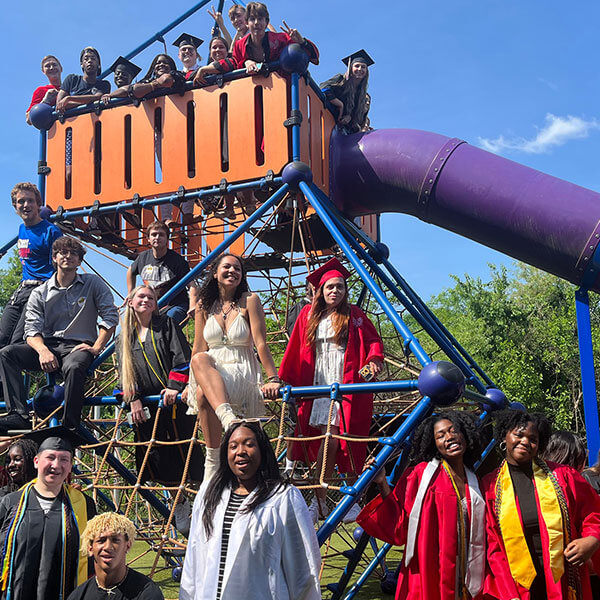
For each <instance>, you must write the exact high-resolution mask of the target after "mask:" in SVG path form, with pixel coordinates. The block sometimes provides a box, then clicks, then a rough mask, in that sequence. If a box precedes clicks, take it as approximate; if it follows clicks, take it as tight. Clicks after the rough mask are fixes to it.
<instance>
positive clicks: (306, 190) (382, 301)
mask: <svg viewBox="0 0 600 600" xmlns="http://www.w3.org/2000/svg"><path fill="white" fill-rule="evenodd" d="M300 189H301V190H302V193H303V194H304V195H305V196H306V198H307V199H308V201H309V202H310V203H311V204H312V206H313V208H314V209H315V212H316V213H317V214H318V215H319V218H320V219H321V221H322V222H323V224H324V225H325V227H326V228H327V230H328V231H329V233H330V234H331V235H332V237H333V239H334V240H335V241H336V242H337V244H338V246H339V247H340V248H341V249H342V252H343V253H344V254H345V255H346V258H347V259H348V260H349V261H350V263H351V264H352V266H353V267H354V268H355V269H356V271H357V273H358V274H359V276H360V278H361V279H362V280H363V282H364V283H365V285H366V286H367V287H368V288H369V290H370V292H371V294H373V297H374V298H375V300H377V302H378V303H379V305H380V306H381V307H382V308H383V311H384V312H385V314H386V315H387V317H388V318H389V320H390V321H391V322H392V325H393V326H394V327H395V328H396V330H397V331H398V333H399V334H400V335H401V336H402V337H403V339H404V340H405V342H406V344H407V346H408V348H409V349H410V350H411V352H412V353H413V354H414V355H415V356H416V358H417V360H418V361H419V362H420V363H421V364H422V365H423V366H425V365H428V364H429V363H430V362H431V359H430V358H429V356H428V355H427V353H426V352H425V350H424V349H423V347H422V346H421V344H420V343H419V340H418V339H417V338H416V337H415V335H414V334H413V333H412V331H411V330H410V329H409V328H408V327H407V326H406V324H405V323H404V321H403V320H402V318H401V317H400V316H399V315H398V313H396V311H395V310H394V307H393V306H392V305H391V303H390V301H389V300H388V299H387V298H386V296H385V294H384V293H383V291H382V290H381V288H380V287H379V286H378V285H377V284H376V283H375V281H374V279H373V278H372V277H371V275H370V274H369V272H368V271H367V269H366V268H365V267H364V265H363V264H362V263H361V262H360V260H359V259H358V257H357V256H356V254H355V253H354V252H353V250H352V248H351V247H350V245H349V244H348V242H347V241H346V238H345V237H344V235H343V234H342V233H341V232H340V230H339V228H338V227H337V225H336V223H334V221H333V219H332V218H331V217H330V215H329V213H328V212H327V211H326V210H325V208H324V207H323V204H322V201H321V199H320V198H318V197H317V194H316V193H315V192H314V191H313V186H312V185H309V184H307V183H306V182H304V181H302V182H300ZM316 189H317V190H318V188H316Z"/></svg>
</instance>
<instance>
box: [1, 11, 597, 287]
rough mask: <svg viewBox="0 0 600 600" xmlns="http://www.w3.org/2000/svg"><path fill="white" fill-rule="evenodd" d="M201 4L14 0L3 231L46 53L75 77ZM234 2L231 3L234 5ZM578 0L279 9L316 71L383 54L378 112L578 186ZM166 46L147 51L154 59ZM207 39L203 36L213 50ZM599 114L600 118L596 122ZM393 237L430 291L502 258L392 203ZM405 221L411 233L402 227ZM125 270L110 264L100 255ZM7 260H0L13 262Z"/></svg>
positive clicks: (581, 160) (389, 226)
mask: <svg viewBox="0 0 600 600" xmlns="http://www.w3.org/2000/svg"><path fill="white" fill-rule="evenodd" d="M191 5H192V3H191V2H183V1H182V0H170V2H168V3H165V2H158V1H157V0H145V1H144V2H134V1H132V0H129V1H126V2H117V1H116V0H105V1H104V2H103V3H101V4H94V3H75V2H67V1H65V0H62V1H61V0H58V1H55V2H53V3H49V2H40V1H39V0H34V2H30V3H28V6H25V5H19V4H12V3H9V4H7V5H6V6H4V7H3V21H4V23H5V24H6V25H5V31H4V35H3V36H2V38H1V39H0V49H1V50H2V56H3V57H4V60H3V61H2V66H1V67H0V72H1V74H2V79H3V82H4V86H3V87H4V90H5V92H4V94H2V96H1V98H0V119H1V122H0V131H2V136H3V139H4V144H3V147H2V148H1V149H0V193H1V194H2V197H3V198H4V202H5V204H4V206H5V210H4V211H3V219H2V220H1V221H0V240H1V241H2V242H4V241H5V240H8V239H9V238H11V237H12V236H13V235H14V234H15V233H16V229H17V226H18V224H19V220H18V218H17V217H16V215H14V213H13V212H12V208H11V206H10V198H9V194H10V189H11V187H12V185H13V184H14V183H15V182H17V181H23V180H32V181H37V176H36V174H35V172H36V161H37V153H38V135H37V131H36V130H34V129H33V128H31V127H28V126H27V125H26V124H25V120H24V112H25V109H26V108H27V106H28V104H29V99H30V97H31V93H32V91H33V90H34V89H35V87H36V86H38V85H41V84H43V83H45V80H44V77H43V75H42V73H41V72H40V69H39V62H40V59H41V57H42V56H44V55H45V54H48V53H52V54H56V55H57V56H58V57H59V58H60V59H61V61H62V63H63V66H64V69H65V70H64V75H66V74H67V73H70V72H76V73H78V72H80V71H79V64H78V57H79V51H80V49H81V48H82V47H84V46H85V45H89V44H91V45H94V46H96V47H97V48H98V49H99V50H100V53H101V55H102V57H103V65H104V66H106V65H109V64H110V63H111V62H112V60H113V59H114V58H115V57H116V56H118V55H119V54H125V53H127V52H128V51H129V50H131V49H132V48H133V47H135V46H137V45H138V44H139V43H141V42H142V41H143V40H145V39H146V38H147V37H149V36H150V35H151V34H152V33H154V32H155V31H158V30H159V29H161V28H162V27H163V26H164V25H166V24H167V23H168V22H170V21H171V20H173V19H175V18H176V17H177V16H179V15H180V14H181V13H183V12H184V11H185V10H187V9H188V8H189V7H190V6H191ZM229 5H230V2H229V0H228V2H227V3H226V7H228V6H229ZM575 6H576V10H570V9H568V8H567V6H566V4H565V3H564V2H558V1H555V0H545V1H543V2H542V1H541V0H528V1H526V2H524V1H523V0H502V1H500V0H485V1H481V0H470V1H467V0H455V1H453V2H447V1H441V0H420V1H419V2H402V1H397V2H380V3H376V4H373V5H370V4H367V3H365V2H357V1H354V0H346V1H345V2H340V1H339V0H325V1H324V2H316V1H312V0H305V1H304V2H291V1H289V0H277V1H276V2H271V3H270V5H269V9H270V12H271V20H272V22H273V23H274V24H275V25H279V24H280V23H281V20H282V19H283V18H284V19H285V20H286V21H287V23H289V24H290V25H291V26H295V27H297V28H298V29H299V30H300V31H301V32H302V33H303V34H304V35H306V36H307V37H309V38H311V39H312V40H313V41H314V42H316V43H317V45H318V46H319V48H320V51H321V64H320V65H319V66H318V67H313V68H312V69H311V72H312V73H313V76H314V78H315V79H316V80H317V81H322V80H324V79H326V78H328V77H329V76H331V75H332V74H334V73H336V72H339V71H340V68H341V66H342V65H341V63H340V61H339V58H340V57H341V56H345V55H347V54H349V53H350V52H351V51H353V50H355V49H358V48H361V47H364V48H366V49H367V50H368V51H369V53H370V54H371V55H372V56H373V58H374V59H375V60H376V65H375V66H374V67H372V69H371V73H370V93H371V96H372V98H373V104H372V109H371V122H372V124H373V126H374V127H376V128H386V127H401V128H414V129H424V130H429V131H435V132H438V133H441V134H444V135H448V136H451V137H459V138H462V139H464V140H466V141H467V142H469V143H471V144H474V145H478V146H481V147H483V148H486V149H488V150H491V151H494V152H497V153H499V154H502V155H503V156H506V157H507V158H510V159H511V160H515V161H517V162H521V163H523V164H526V165H528V166H531V167H533V168H536V169H539V170H541V171H544V172H546V173H549V174H552V175H554V176H556V177H560V178H563V179H566V180H568V181H572V182H574V183H576V184H578V185H582V186H584V187H588V188H591V189H594V190H599V191H600V170H599V169H598V166H597V162H598V157H599V156H600V131H599V128H600V116H599V114H598V105H599V103H598V98H599V97H600V93H599V92H600V89H599V85H598V75H597V57H596V51H597V43H596V42H597V23H598V21H599V19H598V17H599V16H600V5H598V3H597V2H591V1H589V0H582V1H581V2H578V3H577V4H576V5H575ZM210 27H211V20H210V18H209V17H208V15H207V14H206V10H205V9H201V10H200V12H198V13H197V14H196V15H194V16H192V17H191V18H190V19H189V20H188V21H187V22H186V23H184V24H183V25H180V26H178V27H177V28H176V29H175V30H174V31H173V32H172V33H170V34H168V35H167V41H168V42H171V41H172V40H174V39H175V38H176V37H177V35H179V33H181V32H182V31H187V32H190V33H194V34H196V35H198V36H200V37H204V38H207V37H208V35H209V31H210ZM160 49H161V46H160V45H159V44H155V45H154V46H153V47H152V48H151V49H150V50H147V51H145V52H144V53H143V54H142V55H140V56H139V57H137V59H136V62H137V63H138V64H139V65H140V66H142V67H143V68H144V70H145V68H146V66H147V65H148V64H149V62H150V60H151V58H152V56H153V55H154V54H156V53H158V52H159V51H160ZM203 49H204V48H201V50H203ZM597 119H598V120H597ZM382 232H383V241H384V242H386V243H388V245H389V246H390V247H391V251H392V260H393V261H394V263H395V264H396V265H397V267H398V268H399V269H400V271H401V272H402V273H403V274H404V276H405V277H406V279H407V280H408V281H409V282H410V283H411V284H412V285H413V286H414V287H415V288H416V289H417V291H418V292H420V293H421V295H422V296H423V297H424V298H429V296H430V295H432V294H434V293H437V292H439V291H440V290H441V289H443V288H444V287H446V286H448V285H450V283H451V280H450V278H449V274H450V273H453V274H458V275H462V274H464V273H470V274H471V275H474V276H477V275H481V276H484V277H485V276H486V275H487V272H488V268H487V264H488V263H489V262H494V263H500V262H506V263H508V262H509V261H508V259H507V258H505V257H504V256H502V255H500V254H498V253H496V252H494V251H492V250H489V249H487V248H485V247H483V246H480V245H478V244H475V243H474V242H471V241H469V240H466V239H464V238H460V237H458V236H456V235H455V234H452V233H449V232H446V231H444V230H442V229H439V228H436V227H434V226H432V225H427V224H425V223H421V222H420V221H418V220H417V219H415V218H413V217H408V216H404V215H389V214H387V215H383V217H382ZM398 232H400V234H399V233H398ZM92 262H93V263H94V264H96V265H98V266H99V267H100V268H101V269H104V268H106V269H110V272H111V273H115V275H114V277H112V279H113V281H115V280H117V281H118V280H119V279H120V277H121V273H122V274H123V282H122V284H121V285H120V286H119V287H120V289H124V287H125V285H124V271H123V270H118V271H114V268H112V267H110V268H109V267H107V266H106V264H105V262H104V261H102V260H100V259H96V258H94V259H93V261H92ZM3 264H5V263H4V262H3V263H0V266H2V265H3Z"/></svg>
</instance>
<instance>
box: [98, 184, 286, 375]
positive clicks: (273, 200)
mask: <svg viewBox="0 0 600 600" xmlns="http://www.w3.org/2000/svg"><path fill="white" fill-rule="evenodd" d="M288 187H289V186H288V184H287V183H284V184H283V185H282V186H281V187H280V188H279V189H278V190H277V191H276V192H275V193H274V194H273V195H272V196H271V197H270V198H269V199H268V200H267V201H266V202H265V203H264V204H263V205H262V206H261V207H260V208H258V209H257V210H256V212H254V213H253V214H252V215H250V216H249V217H248V218H247V219H246V220H245V221H244V222H243V223H242V224H241V225H240V226H239V227H238V228H237V229H236V230H235V231H234V232H233V233H231V234H230V235H228V236H227V237H226V238H225V239H224V240H223V241H222V242H221V243H220V244H219V245H218V246H217V247H216V248H215V249H214V250H213V251H212V252H209V253H208V254H207V255H206V256H205V257H204V259H203V260H201V261H200V262H199V263H198V264H197V265H196V266H195V267H194V268H193V269H192V270H191V271H190V272H189V273H188V274H187V275H186V276H185V277H183V278H182V279H180V280H179V282H178V283H176V284H175V285H174V286H173V287H172V288H171V289H170V290H169V291H168V292H167V293H166V294H165V295H164V296H162V297H161V298H160V300H159V301H158V305H159V306H165V304H167V303H168V300H169V299H170V298H172V297H174V296H176V295H177V294H178V293H179V292H180V291H181V290H182V289H183V288H184V287H185V286H187V284H188V283H190V281H192V280H193V279H195V278H196V277H197V276H198V275H200V274H201V273H202V272H203V271H204V269H205V268H206V267H207V266H208V265H209V264H210V263H211V262H212V261H213V260H214V259H215V258H217V256H219V254H221V253H222V252H225V250H227V248H229V246H231V244H233V242H235V240H237V239H238V238H239V237H240V236H242V235H244V233H246V231H248V229H250V227H252V225H253V224H254V223H255V222H256V221H258V219H260V218H261V217H262V216H263V215H264V214H265V213H266V212H267V211H268V210H269V209H270V208H272V207H273V206H274V205H275V204H277V203H278V202H279V201H280V200H281V199H282V198H283V197H284V196H285V194H286V193H287V191H288ZM114 349H115V343H114V342H112V343H111V344H109V345H108V346H107V347H106V348H105V350H104V352H102V354H100V355H99V356H98V357H97V358H96V359H95V360H94V362H93V363H92V364H91V366H90V368H89V371H90V372H91V371H93V370H94V369H95V368H96V367H97V366H98V365H100V364H102V362H103V361H104V360H106V359H107V358H108V357H109V356H110V355H111V354H112V353H113V352H114Z"/></svg>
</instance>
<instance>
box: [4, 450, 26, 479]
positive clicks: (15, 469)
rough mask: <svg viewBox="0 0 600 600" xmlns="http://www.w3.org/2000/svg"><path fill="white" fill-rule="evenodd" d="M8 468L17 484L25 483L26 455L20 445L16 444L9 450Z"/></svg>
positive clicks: (9, 473)
mask: <svg viewBox="0 0 600 600" xmlns="http://www.w3.org/2000/svg"><path fill="white" fill-rule="evenodd" d="M6 470H7V471H8V475H9V476H10V478H11V480H12V482H13V483H15V484H17V485H20V484H22V483H25V473H26V468H25V456H24V455H23V449H22V448H21V447H20V446H18V445H15V446H13V447H12V448H11V449H10V450H9V451H8V465H7V467H6Z"/></svg>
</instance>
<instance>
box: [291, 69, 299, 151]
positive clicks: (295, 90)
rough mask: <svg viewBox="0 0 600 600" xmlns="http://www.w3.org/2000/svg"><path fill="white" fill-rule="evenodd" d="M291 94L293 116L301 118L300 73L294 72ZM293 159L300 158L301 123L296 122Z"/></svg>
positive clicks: (293, 135)
mask: <svg viewBox="0 0 600 600" xmlns="http://www.w3.org/2000/svg"><path fill="white" fill-rule="evenodd" d="M290 95H291V108H292V118H295V117H296V116H297V115H299V116H300V119H301V118H302V114H301V113H300V75H298V73H292V76H291V85H290ZM292 160H294V161H296V160H300V123H294V124H293V125H292Z"/></svg>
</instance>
